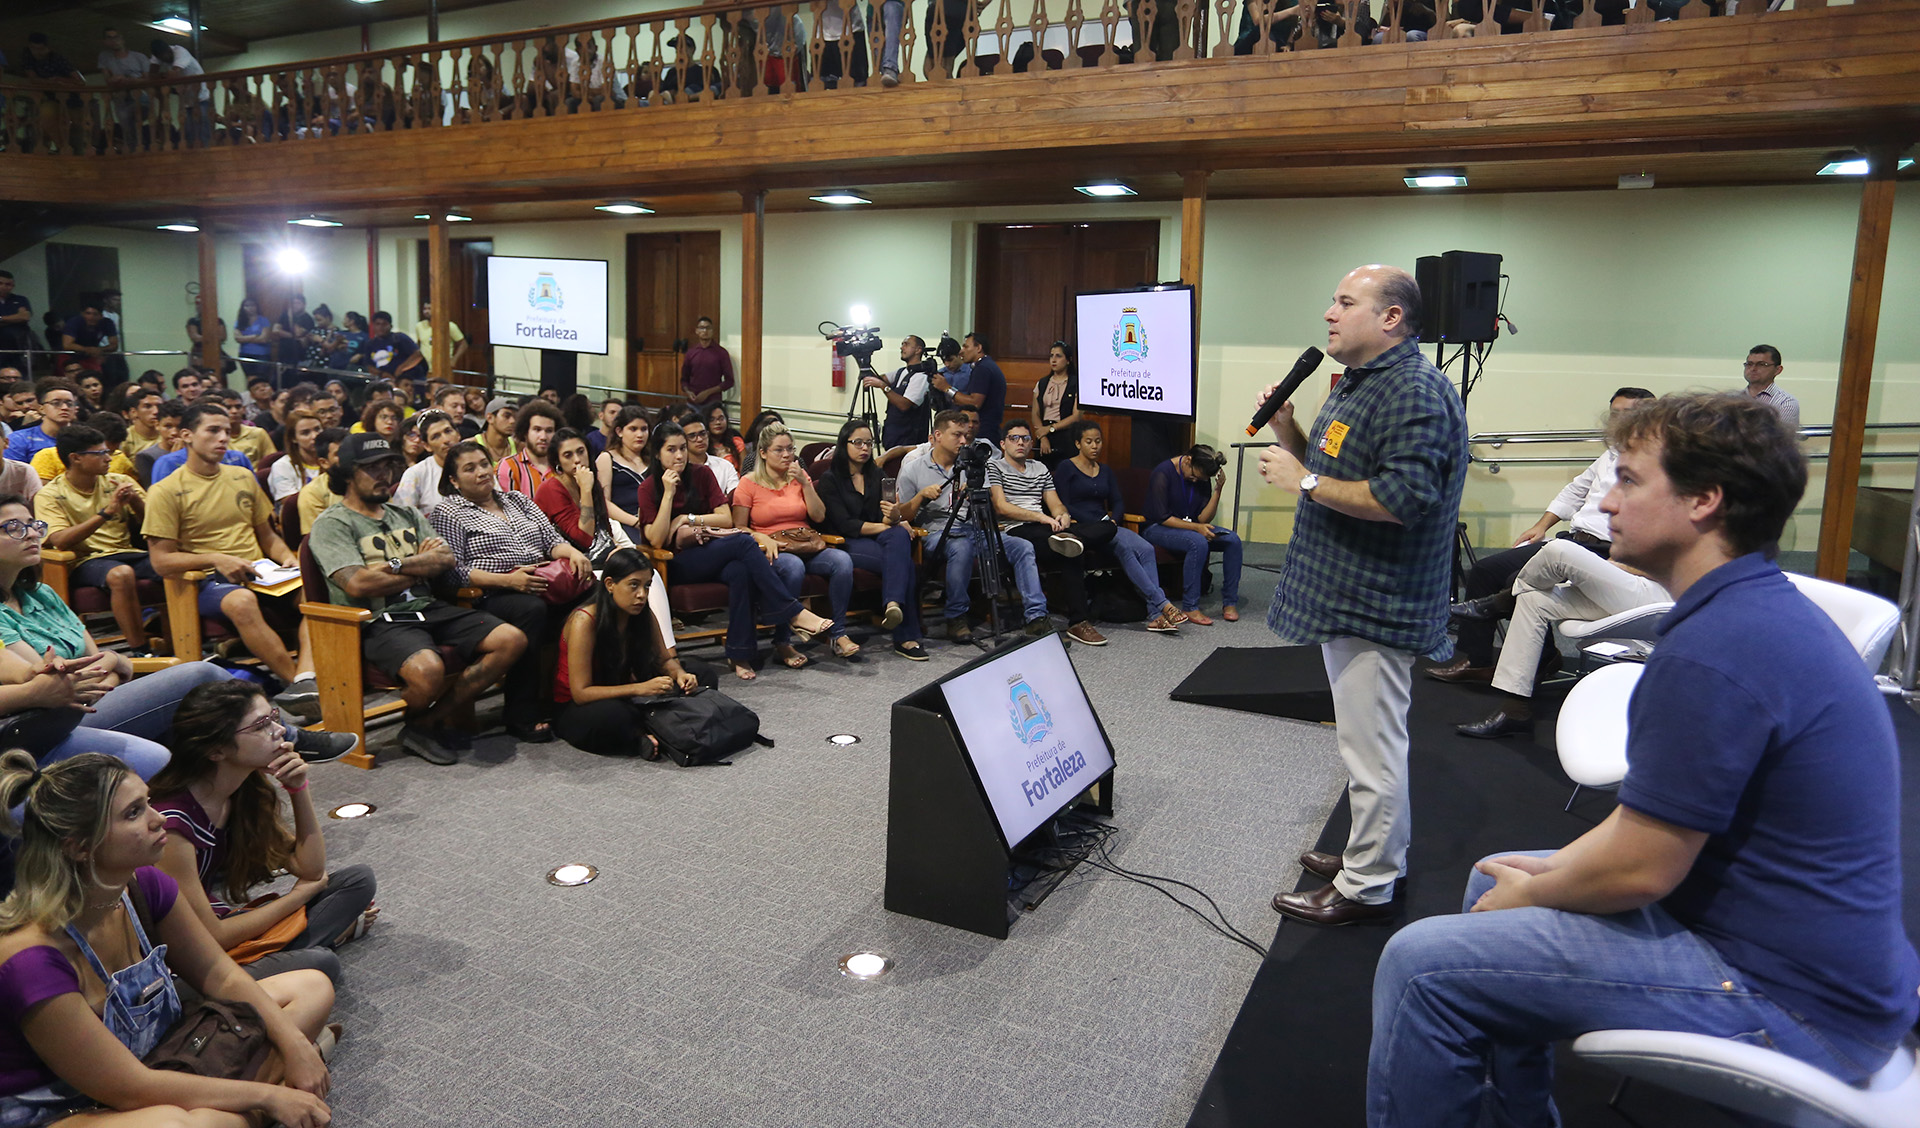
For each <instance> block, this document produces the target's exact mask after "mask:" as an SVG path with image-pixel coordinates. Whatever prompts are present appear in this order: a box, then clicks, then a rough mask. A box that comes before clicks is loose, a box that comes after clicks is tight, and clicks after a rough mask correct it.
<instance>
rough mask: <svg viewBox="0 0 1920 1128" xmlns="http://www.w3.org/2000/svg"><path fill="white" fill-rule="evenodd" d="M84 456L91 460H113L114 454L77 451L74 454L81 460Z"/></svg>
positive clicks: (106, 451)
mask: <svg viewBox="0 0 1920 1128" xmlns="http://www.w3.org/2000/svg"><path fill="white" fill-rule="evenodd" d="M82 455H85V456H87V457H89V458H111V457H113V452H112V451H110V450H76V451H74V452H73V456H74V457H75V458H79V457H81V456H82Z"/></svg>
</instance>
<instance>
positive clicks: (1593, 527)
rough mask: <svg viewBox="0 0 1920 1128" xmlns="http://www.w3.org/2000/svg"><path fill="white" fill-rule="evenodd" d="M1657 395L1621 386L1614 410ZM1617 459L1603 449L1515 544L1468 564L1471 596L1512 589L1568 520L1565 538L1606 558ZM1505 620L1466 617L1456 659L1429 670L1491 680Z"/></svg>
mask: <svg viewBox="0 0 1920 1128" xmlns="http://www.w3.org/2000/svg"><path fill="white" fill-rule="evenodd" d="M1652 398H1653V393H1652V392H1650V391H1647V390H1646V389H1645V388H1621V389H1620V390H1619V391H1617V392H1615V393H1613V398H1612V399H1611V400H1610V401H1608V405H1607V411H1608V415H1609V416H1614V415H1618V414H1620V413H1621V412H1623V411H1626V410H1627V409H1628V408H1631V407H1633V406H1634V405H1636V404H1638V403H1640V402H1641V401H1643V400H1650V399H1652ZM1617 459H1618V456H1617V455H1616V454H1615V453H1614V451H1613V450H1611V449H1608V450H1607V451H1605V452H1604V453H1602V454H1601V455H1600V457H1599V458H1596V459H1594V460H1593V463H1592V464H1591V465H1589V466H1588V467H1587V468H1586V469H1585V470H1583V471H1581V472H1580V475H1579V476H1578V477H1576V478H1575V479H1574V480H1573V481H1571V482H1569V483H1567V485H1566V488H1564V489H1562V490H1561V491H1560V494H1559V496H1558V497H1555V498H1554V499H1553V502H1552V504H1550V505H1548V506H1547V510H1546V512H1545V513H1542V514H1541V515H1540V519H1539V520H1538V521H1535V522H1534V523H1533V524H1532V525H1531V526H1530V527H1528V529H1527V530H1526V531H1525V532H1523V533H1521V534H1520V535H1519V536H1518V537H1516V538H1514V542H1513V547H1512V548H1509V549H1506V550H1505V551H1503V552H1494V553H1489V554H1488V555H1486V556H1482V557H1480V558H1479V559H1478V560H1476V561H1474V564H1473V567H1471V568H1469V569H1467V584H1466V596H1467V600H1468V601H1469V602H1471V601H1473V600H1476V599H1484V598H1486V597H1487V596H1490V595H1505V594H1508V593H1510V592H1511V591H1512V590H1513V580H1514V577H1515V576H1518V575H1519V574H1520V569H1521V568H1523V567H1525V566H1526V564H1527V561H1529V560H1532V559H1533V555H1534V553H1536V552H1539V551H1540V550H1541V549H1542V548H1544V547H1545V546H1546V545H1547V543H1548V541H1547V539H1546V536H1547V532H1548V530H1550V529H1552V528H1553V527H1554V526H1555V525H1557V524H1559V523H1560V522H1562V521H1565V522H1567V523H1568V526H1569V528H1570V531H1569V532H1565V533H1562V534H1560V539H1563V540H1570V541H1572V542H1573V543H1574V544H1577V545H1579V546H1580V547H1582V548H1584V549H1586V550H1587V551H1589V552H1591V553H1593V554H1594V555H1596V556H1599V557H1600V558H1602V559H1605V558H1606V556H1607V553H1608V552H1609V551H1611V549H1612V547H1613V543H1612V540H1611V539H1610V534H1609V533H1608V532H1607V515H1606V514H1604V513H1602V512H1600V501H1601V499H1603V498H1605V497H1606V496H1607V493H1608V491H1610V490H1612V489H1613V480H1614V465H1615V463H1616V461H1617ZM1499 625H1500V620H1499V618H1498V617H1489V618H1484V619H1462V620H1461V621H1460V634H1459V637H1458V639H1457V640H1456V641H1455V643H1454V651H1455V657H1454V659H1453V660H1452V661H1450V662H1448V663H1446V664H1445V665H1441V666H1435V667H1433V668H1432V669H1430V670H1428V671H1427V676H1428V677H1430V678H1433V679H1435V680H1436V681H1444V682H1484V681H1489V680H1491V679H1492V677H1493V636H1494V631H1495V629H1496V628H1497V627H1498V626H1499Z"/></svg>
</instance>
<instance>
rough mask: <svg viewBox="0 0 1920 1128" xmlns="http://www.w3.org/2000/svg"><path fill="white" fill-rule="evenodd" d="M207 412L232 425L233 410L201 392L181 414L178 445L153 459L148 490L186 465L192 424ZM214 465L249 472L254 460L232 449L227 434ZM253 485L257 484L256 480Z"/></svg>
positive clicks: (231, 442)
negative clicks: (199, 413)
mask: <svg viewBox="0 0 1920 1128" xmlns="http://www.w3.org/2000/svg"><path fill="white" fill-rule="evenodd" d="M196 411H198V412H201V413H202V415H196V414H195V412H196ZM206 412H218V413H219V414H221V415H225V416H227V417H228V422H227V425H228V427H229V428H231V427H232V413H231V412H229V411H228V410H227V408H226V405H225V404H222V403H221V402H220V401H219V399H218V398H217V397H209V396H205V395H203V396H201V397H200V399H197V400H195V401H193V403H191V404H189V405H187V409H186V411H185V412H183V413H182V414H181V416H180V442H181V445H180V447H179V448H177V449H175V450H173V451H172V452H170V453H167V454H163V455H161V456H159V457H158V458H155V459H154V460H153V479H152V481H151V482H150V483H149V484H148V486H147V488H148V489H152V488H153V487H154V486H155V485H158V484H159V483H161V482H162V481H165V480H166V479H167V478H169V477H171V476H173V474H174V473H175V472H176V471H178V470H179V469H180V468H181V467H182V466H185V465H186V464H187V460H188V459H189V458H191V457H192V453H191V450H190V449H189V448H191V446H192V445H193V431H194V429H195V425H196V423H197V421H198V420H199V419H201V418H202V417H203V415H204V413H206ZM256 430H257V428H256ZM216 464H217V465H222V466H238V467H239V468H240V469H242V470H245V471H246V472H247V473H248V474H252V473H253V472H254V465H253V460H252V459H250V458H248V457H247V456H246V455H244V454H242V453H241V452H240V451H238V450H235V449H234V447H233V439H232V436H230V435H229V436H226V438H225V441H224V446H223V449H222V450H221V451H220V454H219V457H218V459H217V461H216ZM255 484H256V485H257V484H258V482H257V480H256V483H255Z"/></svg>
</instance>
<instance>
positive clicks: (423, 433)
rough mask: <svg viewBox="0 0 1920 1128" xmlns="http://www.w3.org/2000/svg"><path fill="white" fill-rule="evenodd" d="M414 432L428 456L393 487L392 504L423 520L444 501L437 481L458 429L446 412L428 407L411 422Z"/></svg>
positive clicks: (458, 431)
mask: <svg viewBox="0 0 1920 1128" xmlns="http://www.w3.org/2000/svg"><path fill="white" fill-rule="evenodd" d="M414 429H415V430H416V431H417V432H419V434H420V438H421V440H422V441H423V442H425V443H426V444H427V457H425V458H423V459H421V460H420V461H418V462H416V463H414V464H413V465H412V466H409V467H407V472H406V473H405V474H402V475H401V476H400V484H399V485H398V486H395V487H394V490H393V504H395V505H404V506H406V507H407V508H408V509H412V510H414V511H416V512H418V513H419V514H420V516H422V517H425V516H426V515H427V514H429V513H432V512H433V510H434V507H435V506H437V505H439V504H440V502H441V501H443V500H445V499H444V498H443V497H442V496H441V493H440V479H441V478H442V477H444V476H445V475H446V471H447V452H448V451H450V450H452V449H453V445H454V444H455V443H457V442H459V441H460V430H459V428H457V427H455V426H454V423H453V420H452V418H451V417H449V416H448V415H447V413H446V412H444V411H441V410H440V409H438V408H433V407H430V408H428V409H427V410H425V411H423V412H421V413H420V417H419V418H418V419H417V420H415V421H414Z"/></svg>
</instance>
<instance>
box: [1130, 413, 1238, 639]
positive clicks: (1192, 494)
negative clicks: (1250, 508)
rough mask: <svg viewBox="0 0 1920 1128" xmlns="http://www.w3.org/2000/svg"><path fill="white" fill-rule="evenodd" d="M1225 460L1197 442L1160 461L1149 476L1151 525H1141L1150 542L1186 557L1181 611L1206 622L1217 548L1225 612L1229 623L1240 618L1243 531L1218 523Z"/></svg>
mask: <svg viewBox="0 0 1920 1128" xmlns="http://www.w3.org/2000/svg"><path fill="white" fill-rule="evenodd" d="M1222 462H1223V460H1222V459H1221V457H1220V454H1219V452H1218V451H1216V450H1214V449H1213V448H1212V447H1209V446H1196V447H1194V448H1193V449H1192V450H1189V451H1188V452H1187V453H1185V454H1181V455H1175V456H1174V457H1172V458H1169V459H1167V460H1166V461H1165V462H1162V463H1161V464H1160V465H1158V466H1155V467H1154V468H1153V473H1152V475H1151V476H1149V477H1148V479H1147V497H1146V505H1145V513H1144V514H1143V516H1145V517H1146V519H1147V522H1146V527H1144V528H1143V529H1141V530H1140V535H1141V536H1142V537H1145V538H1146V540H1147V542H1148V543H1149V544H1153V545H1157V546H1159V547H1160V548H1164V549H1166V550H1167V551H1168V552H1170V553H1172V554H1174V555H1175V556H1178V557H1180V558H1181V560H1182V569H1183V572H1182V575H1183V577H1184V579H1183V587H1184V590H1183V591H1182V592H1181V593H1180V610H1181V611H1182V612H1183V613H1184V614H1185V615H1186V617H1187V621H1188V622H1191V623H1198V624H1199V625H1200V626H1203V627H1205V626H1211V625H1212V624H1213V620H1212V619H1209V618H1208V617H1207V616H1206V615H1204V614H1202V613H1201V611H1200V588H1201V579H1202V577H1203V576H1205V575H1206V571H1207V562H1208V560H1209V558H1210V557H1211V556H1212V554H1213V553H1216V552H1217V553H1219V554H1220V617H1221V618H1223V619H1225V620H1226V621H1227V622H1229V623H1231V622H1234V621H1236V620H1238V619H1239V618H1240V536H1239V534H1238V533H1235V532H1234V531H1233V530H1232V529H1228V528H1223V527H1222V526H1219V525H1216V524H1214V523H1213V518H1214V516H1215V515H1216V514H1217V513H1218V512H1219V511H1220V491H1221V490H1222V489H1223V488H1224V487H1225V486H1226V484H1227V472H1226V469H1225V467H1224V466H1223V465H1222ZM1209 478H1211V479H1212V482H1211V483H1209V482H1208V479H1209Z"/></svg>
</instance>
